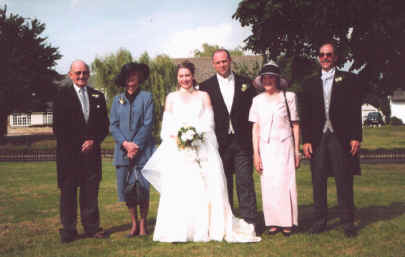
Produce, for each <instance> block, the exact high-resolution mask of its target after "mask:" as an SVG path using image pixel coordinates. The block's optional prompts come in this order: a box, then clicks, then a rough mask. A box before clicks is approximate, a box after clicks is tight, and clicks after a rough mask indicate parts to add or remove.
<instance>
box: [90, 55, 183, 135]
mask: <svg viewBox="0 0 405 257" xmlns="http://www.w3.org/2000/svg"><path fill="white" fill-rule="evenodd" d="M133 61H136V60H133V58H132V55H131V53H130V52H129V51H128V50H126V49H119V50H118V51H117V53H116V54H110V55H108V56H106V57H104V58H100V57H97V58H96V59H95V60H94V61H93V62H92V64H91V67H92V71H93V73H92V78H91V79H92V80H93V81H94V83H93V84H94V85H95V86H96V87H97V88H100V89H102V90H103V91H104V92H105V93H106V96H107V106H108V109H110V107H111V104H112V100H113V98H114V96H115V95H117V94H119V93H121V92H123V91H124V89H123V88H119V87H117V85H116V84H115V82H114V80H115V78H116V76H117V75H118V73H119V72H120V70H121V68H122V66H123V65H124V64H126V63H128V62H133ZM137 62H141V63H145V64H147V65H148V66H149V70H150V74H149V79H148V80H146V81H145V82H144V83H143V84H142V85H141V87H142V88H143V89H145V90H147V91H150V92H152V95H153V101H154V106H155V113H154V118H155V125H154V132H153V134H154V136H155V138H156V139H159V132H160V128H161V121H162V115H163V111H164V104H165V98H166V95H167V94H168V93H170V92H171V91H173V90H175V88H176V81H177V80H176V66H175V65H174V64H173V63H172V62H171V60H170V58H169V57H168V56H166V55H159V56H157V57H156V58H155V59H151V58H150V57H149V55H148V53H146V52H145V53H143V54H142V55H141V56H140V57H139V59H138V60H137Z"/></svg>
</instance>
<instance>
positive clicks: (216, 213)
mask: <svg viewBox="0 0 405 257" xmlns="http://www.w3.org/2000/svg"><path fill="white" fill-rule="evenodd" d="M193 79H194V65H193V64H192V63H191V62H188V61H185V62H183V63H181V64H179V65H178V66H177V81H178V90H177V91H176V92H173V93H170V94H169V95H168V96H167V98H166V105H165V111H164V114H163V121H162V130H161V138H162V144H161V145H160V146H159V148H158V149H157V150H156V152H155V153H154V154H153V155H152V157H151V158H150V159H149V161H148V163H147V164H146V165H145V167H144V169H143V170H142V172H143V174H144V176H145V178H146V179H147V180H148V181H149V182H150V183H151V184H152V185H153V186H154V187H155V188H156V190H157V191H159V193H160V201H159V208H158V214H157V218H156V226H155V231H154V234H153V240H154V241H160V242H186V241H194V242H207V241H210V240H215V241H222V240H225V241H227V242H258V241H260V240H261V238H260V237H257V236H256V233H255V230H254V227H253V225H251V224H248V223H246V222H245V221H244V220H242V219H238V218H235V217H234V216H233V214H232V211H231V207H230V205H229V202H228V195H227V194H228V193H227V187H226V180H225V175H224V170H223V167H222V161H221V159H220V157H219V153H218V149H217V148H218V145H217V139H216V137H215V132H214V119H213V111H212V106H211V101H210V98H209V96H208V94H207V93H205V92H202V91H198V90H195V89H194V87H193ZM185 126H193V127H194V128H196V130H197V131H198V133H203V135H204V139H203V142H202V143H201V144H200V145H199V147H198V150H197V151H192V150H187V149H186V150H184V149H183V150H180V149H179V148H178V146H177V133H178V131H179V129H180V128H181V127H185Z"/></svg>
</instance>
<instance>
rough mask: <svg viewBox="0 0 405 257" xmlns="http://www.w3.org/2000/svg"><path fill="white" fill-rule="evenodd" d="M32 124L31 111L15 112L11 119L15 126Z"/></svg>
mask: <svg viewBox="0 0 405 257" xmlns="http://www.w3.org/2000/svg"><path fill="white" fill-rule="evenodd" d="M30 125H31V114H30V113H14V114H13V116H12V120H11V126H13V127H29V126H30Z"/></svg>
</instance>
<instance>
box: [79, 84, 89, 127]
mask: <svg viewBox="0 0 405 257" xmlns="http://www.w3.org/2000/svg"><path fill="white" fill-rule="evenodd" d="M79 92H80V101H81V102H82V109H83V115H84V119H85V120H86V122H87V121H88V119H89V103H88V102H87V97H86V94H85V90H84V88H83V87H82V88H80V90H79Z"/></svg>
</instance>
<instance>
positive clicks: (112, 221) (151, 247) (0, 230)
mask: <svg viewBox="0 0 405 257" xmlns="http://www.w3.org/2000/svg"><path fill="white" fill-rule="evenodd" d="M103 169H104V172H103V176H104V177H103V181H102V183H101V185H100V195H99V202H100V212H101V224H102V226H103V227H104V229H106V230H107V231H109V232H111V236H110V238H109V239H105V240H96V239H88V238H87V239H85V238H83V239H80V240H76V241H74V242H72V243H70V244H61V243H60V241H59V236H58V232H57V231H58V228H59V227H60V222H59V213H58V201H59V200H58V199H59V191H58V189H57V187H56V171H55V163H54V162H20V163H6V162H3V163H1V162H0V214H1V215H0V256H7V257H17V256H18V257H21V256H30V257H31V256H32V257H35V256H38V257H39V256H41V257H47V256H49V257H62V256H65V257H67V256H69V257H92V256H117V257H119V256H404V255H405V204H404V203H405V165H404V164H374V165H370V164H367V165H362V169H363V175H362V176H360V177H356V178H355V200H356V206H357V213H356V224H357V226H358V227H359V229H360V230H359V235H358V236H357V237H356V238H354V239H347V238H345V237H344V235H343V230H342V228H341V227H340V226H338V224H337V223H338V219H337V211H336V208H334V206H336V193H335V186H334V181H333V179H330V181H329V188H328V192H329V195H328V196H329V206H330V207H331V210H330V220H329V223H328V230H327V231H326V232H325V233H322V234H320V235H310V234H308V232H307V230H308V227H309V226H310V223H311V215H312V210H311V206H312V187H311V179H310V175H309V174H310V173H309V167H308V165H307V164H304V165H303V166H302V167H301V168H300V169H299V170H298V171H297V185H298V201H299V213H300V227H299V231H298V232H297V233H296V234H294V235H292V236H291V237H289V238H286V237H284V236H283V235H281V234H278V235H276V236H269V235H262V242H260V243H256V244H228V243H221V242H210V243H182V244H165V243H156V242H153V241H152V234H150V235H149V236H147V237H138V238H132V239H127V238H125V235H126V234H127V233H128V231H129V218H128V214H127V210H126V207H125V206H124V204H122V203H118V202H117V201H116V198H117V197H116V185H115V171H114V169H113V166H112V165H111V163H110V162H109V161H104V162H103ZM255 182H256V189H257V197H258V210H259V211H261V196H260V188H259V179H258V177H257V176H255ZM185 193H187V192H185ZM158 200H159V195H158V193H156V191H154V190H152V191H151V203H150V212H149V225H148V227H149V230H150V231H151V232H152V231H153V227H154V223H155V217H156V211H157V205H158ZM78 229H79V233H83V230H82V227H81V226H80V225H79V226H78Z"/></svg>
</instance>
